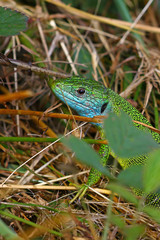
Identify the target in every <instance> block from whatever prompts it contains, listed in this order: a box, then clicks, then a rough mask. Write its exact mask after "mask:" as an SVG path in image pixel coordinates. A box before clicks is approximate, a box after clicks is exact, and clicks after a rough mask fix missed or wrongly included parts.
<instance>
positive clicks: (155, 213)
mask: <svg viewBox="0 0 160 240" xmlns="http://www.w3.org/2000/svg"><path fill="white" fill-rule="evenodd" d="M143 212H145V213H147V214H148V215H149V216H150V217H151V218H152V219H154V220H155V221H156V222H157V223H159V224H160V217H159V216H160V209H158V208H153V207H148V206H145V207H144V208H143Z"/></svg>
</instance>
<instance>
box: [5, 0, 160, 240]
mask: <svg viewBox="0 0 160 240" xmlns="http://www.w3.org/2000/svg"><path fill="white" fill-rule="evenodd" d="M37 2H38V1H37ZM144 2H145V1H144ZM48 3H49V4H48ZM0 4H1V5H2V4H4V5H5V6H7V4H9V5H8V6H9V7H11V8H16V9H18V10H19V11H22V12H24V13H25V14H27V15H28V16H29V24H28V30H27V32H25V33H22V34H21V35H19V36H16V37H15V38H14V39H13V38H9V37H8V38H1V39H0V43H1V45H0V51H1V52H3V53H4V54H6V55H7V56H8V57H9V58H11V59H13V56H14V57H16V59H17V60H21V61H22V62H26V63H27V65H29V63H30V62H32V63H34V64H35V65H36V67H39V68H45V70H47V71H48V70H49V71H48V72H47V71H45V72H43V71H42V72H41V71H38V70H37V71H36V69H35V71H32V69H31V70H27V67H26V68H25V67H23V69H22V68H20V67H18V68H17V69H16V68H15V67H16V66H15V65H14V68H13V66H4V65H2V66H1V85H0V91H1V94H7V96H9V95H10V96H9V100H5V101H6V102H4V101H1V102H2V103H1V109H2V110H1V111H4V112H5V114H4V113H3V115H1V122H0V133H1V136H2V137H4V136H11V137H17V142H8V143H1V144H0V156H1V158H0V159H1V168H0V174H1V179H0V184H1V187H2V185H3V184H4V183H5V185H4V186H6V187H2V188H1V189H0V196H1V205H2V208H1V212H0V214H2V211H3V209H8V212H9V213H10V214H12V215H13V216H17V217H20V218H21V219H25V220H26V221H30V222H33V223H36V224H39V225H40V226H41V227H39V228H36V226H33V225H32V226H29V225H27V224H26V222H22V221H21V220H20V219H16V218H13V216H12V217H11V216H7V215H5V214H4V215H3V216H2V215H1V217H2V218H3V220H4V221H5V222H6V223H7V225H8V226H11V227H12V228H13V229H14V230H15V231H16V232H17V233H18V234H19V236H21V237H22V238H23V239H42V238H44V239H95V240H96V239H101V236H102V233H103V230H104V223H105V220H106V219H107V218H108V215H107V214H106V209H107V207H108V204H109V203H110V201H111V200H109V199H110V195H111V192H110V191H109V190H106V189H105V182H106V179H103V178H102V179H101V181H100V182H99V183H98V184H97V187H98V191H97V192H96V193H95V192H94V191H93V190H92V189H91V190H90V191H88V192H87V194H86V195H85V197H84V199H83V200H82V202H80V201H78V200H77V201H76V202H75V203H74V204H72V205H70V204H69V201H70V200H71V199H72V198H73V196H74V195H73V194H74V191H75V187H74V186H73V185H71V186H70V185H69V184H77V183H84V182H86V179H87V176H88V174H87V173H88V171H87V173H86V168H85V167H84V166H83V165H81V164H80V163H77V162H76V163H75V162H74V161H73V159H74V156H73V155H72V154H71V153H70V152H68V150H67V149H66V148H65V147H64V146H63V145H62V144H61V143H60V142H59V141H58V140H57V141H56V142H54V143H51V144H48V143H38V142H34V143H32V142H25V143H23V142H19V141H18V137H19V136H24V137H27V136H32V137H35V136H36V137H52V138H57V136H58V134H63V135H65V134H70V133H71V132H74V134H75V135H76V136H83V135H84V134H85V133H86V131H87V135H88V137H93V136H95V137H96V138H98V135H97V134H96V129H94V128H93V127H91V128H90V129H89V130H88V125H84V126H83V130H81V128H80V127H79V126H77V124H78V125H79V123H77V124H75V122H72V121H71V120H67V118H66V117H65V119H66V120H62V119H56V118H50V115H49V114H50V113H48V111H53V110H54V112H55V113H67V114H69V111H67V108H64V105H63V106H62V104H60V102H59V101H57V99H56V98H55V97H54V96H53V94H52V93H51V91H50V89H49V87H48V85H47V83H46V80H47V79H48V78H49V77H51V74H52V73H53V74H52V75H53V76H54V77H56V76H57V75H58V74H59V76H61V77H62V76H68V75H72V74H80V75H83V76H84V77H89V78H93V79H95V80H98V81H102V82H103V83H104V85H105V86H108V87H111V88H112V89H113V90H115V91H116V92H118V93H119V94H121V96H123V97H125V98H129V100H130V101H131V102H132V104H133V105H134V104H135V105H136V107H137V108H138V109H139V111H141V112H143V113H144V115H145V116H146V117H147V119H149V121H150V122H152V123H153V125H154V124H155V126H156V127H157V128H158V124H159V120H158V110H159V109H160V107H159V106H160V99H159V98H158V94H159V93H160V91H159V89H160V50H159V49H160V35H159V33H160V28H159V27H158V23H159V21H158V20H160V19H159V17H158V16H157V12H156V9H155V6H156V4H155V5H153V6H152V7H150V8H149V11H147V12H146V13H145V15H144V17H143V18H141V19H140V21H139V22H138V24H137V25H136V28H135V29H134V32H136V33H137V32H138V33H140V35H141V37H142V39H143V41H144V44H145V48H144V47H143V46H142V45H141V44H140V43H138V42H137V41H136V40H135V38H134V37H133V35H131V34H129V36H128V37H127V39H124V40H123V42H121V40H122V38H123V36H124V33H125V30H124V29H126V30H128V29H129V30H131V31H132V29H130V27H131V24H130V23H129V22H126V21H120V20H117V19H111V18H106V17H104V16H99V17H97V16H96V14H91V13H87V10H86V11H82V10H78V9H75V8H72V7H71V6H70V5H64V4H62V3H61V2H59V1H54V0H46V1H44V4H42V5H39V4H38V3H37V5H35V6H29V5H19V4H18V3H17V1H11V0H10V1H2V2H1V3H0ZM108 7H109V5H107V4H106V6H105V11H107V8H108ZM140 10H141V9H136V11H137V12H138V11H139V12H140ZM159 11H160V10H159ZM132 14H133V18H136V17H137V16H136V15H134V12H132ZM113 26H114V27H113ZM13 51H14V53H13ZM55 72H56V73H55ZM15 73H17V74H15ZM57 73H58V74H57ZM56 74H57V75H56ZM61 74H62V75H61ZM53 76H52V77H53ZM16 86H17V88H18V90H19V91H22V90H23V91H24V90H30V91H32V92H33V93H34V95H32V94H33V93H32V94H31V92H28V93H29V96H28V95H27V96H26V95H25V96H24V97H21V100H19V101H17V100H15V99H20V95H18V98H16V97H15V95H14V92H15V88H16ZM9 93H10V94H9ZM30 94H31V95H30ZM26 97H29V98H27V99H26ZM22 98H23V99H22ZM0 99H1V97H0ZM131 99H132V100H131ZM7 101H8V102H7ZM48 108H50V109H49V110H48ZM3 109H4V110H3ZM15 109H16V110H25V111H26V115H19V117H18V118H17V117H15V115H9V114H10V113H11V112H10V111H12V110H15ZM31 110H32V112H33V115H31V114H27V111H30V112H31ZM36 111H40V112H41V114H40V115H39V116H36V114H34V112H36ZM43 113H44V115H43ZM47 114H48V115H47ZM46 116H47V117H46ZM72 129H73V130H72ZM77 129H80V131H79V132H77ZM82 132H83V133H82ZM95 148H96V149H98V146H96V147H95ZM62 153H64V154H62ZM14 170H15V171H14ZM13 171H14V174H13ZM83 171H84V172H83ZM79 172H82V173H79ZM101 189H102V190H101ZM95 190H96V189H95ZM99 192H101V194H100V193H99ZM113 202H114V203H113V206H112V211H113V213H114V214H115V215H118V216H120V218H121V220H122V222H123V223H124V225H125V228H126V229H129V228H130V226H132V225H133V224H135V223H137V224H140V223H141V224H142V225H144V228H145V233H144V234H143V235H142V236H141V237H140V238H138V239H159V236H160V227H159V225H158V224H157V223H156V222H155V221H154V220H152V219H151V218H150V217H148V216H147V215H145V214H143V213H140V212H138V211H137V210H135V208H134V207H133V206H132V205H131V204H128V203H125V202H124V200H123V199H120V198H119V197H118V196H116V195H115V196H114V197H113ZM3 212H4V213H5V212H6V211H3ZM50 230H52V231H53V230H54V231H56V232H57V233H61V234H63V237H62V236H58V235H56V233H55V232H51V231H50ZM124 234H125V230H124V227H122V228H119V227H117V225H116V220H111V223H110V226H109V232H108V239H110V240H111V239H124ZM38 237H39V238H38Z"/></svg>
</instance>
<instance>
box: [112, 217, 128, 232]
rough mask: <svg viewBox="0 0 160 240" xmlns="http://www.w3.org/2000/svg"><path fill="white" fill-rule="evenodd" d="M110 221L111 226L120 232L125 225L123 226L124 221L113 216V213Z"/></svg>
mask: <svg viewBox="0 0 160 240" xmlns="http://www.w3.org/2000/svg"><path fill="white" fill-rule="evenodd" d="M110 221H111V223H112V224H114V225H115V226H118V227H119V228H120V229H122V230H123V229H124V228H125V226H126V224H125V222H124V220H123V219H122V217H120V216H117V215H114V214H113V213H112V215H111V216H110Z"/></svg>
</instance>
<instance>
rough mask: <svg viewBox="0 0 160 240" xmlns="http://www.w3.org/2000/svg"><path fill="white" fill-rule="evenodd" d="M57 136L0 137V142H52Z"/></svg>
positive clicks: (97, 142) (92, 141) (89, 140)
mask: <svg viewBox="0 0 160 240" xmlns="http://www.w3.org/2000/svg"><path fill="white" fill-rule="evenodd" d="M57 139H58V138H40V137H0V142H39V143H45V142H54V141H56V140H57ZM84 141H85V142H87V143H90V144H102V141H101V140H95V139H87V138H86V139H84Z"/></svg>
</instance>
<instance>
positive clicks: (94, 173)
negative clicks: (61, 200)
mask: <svg viewBox="0 0 160 240" xmlns="http://www.w3.org/2000/svg"><path fill="white" fill-rule="evenodd" d="M99 154H100V156H101V163H102V164H103V166H105V165H106V163H107V160H108V157H109V154H110V148H109V146H108V145H106V144H102V145H101V147H100V150H99ZM101 175H102V174H101V172H99V171H98V170H96V169H94V168H92V169H91V171H90V174H89V177H88V181H87V183H86V184H83V185H82V186H81V188H80V189H79V191H78V193H77V194H76V195H75V197H74V198H73V199H72V200H71V201H70V203H73V202H74V201H75V200H76V199H77V198H79V199H82V198H83V196H84V194H85V193H86V191H87V190H88V188H89V187H90V186H92V185H93V184H95V183H97V182H98V181H99V179H100V177H101Z"/></svg>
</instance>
